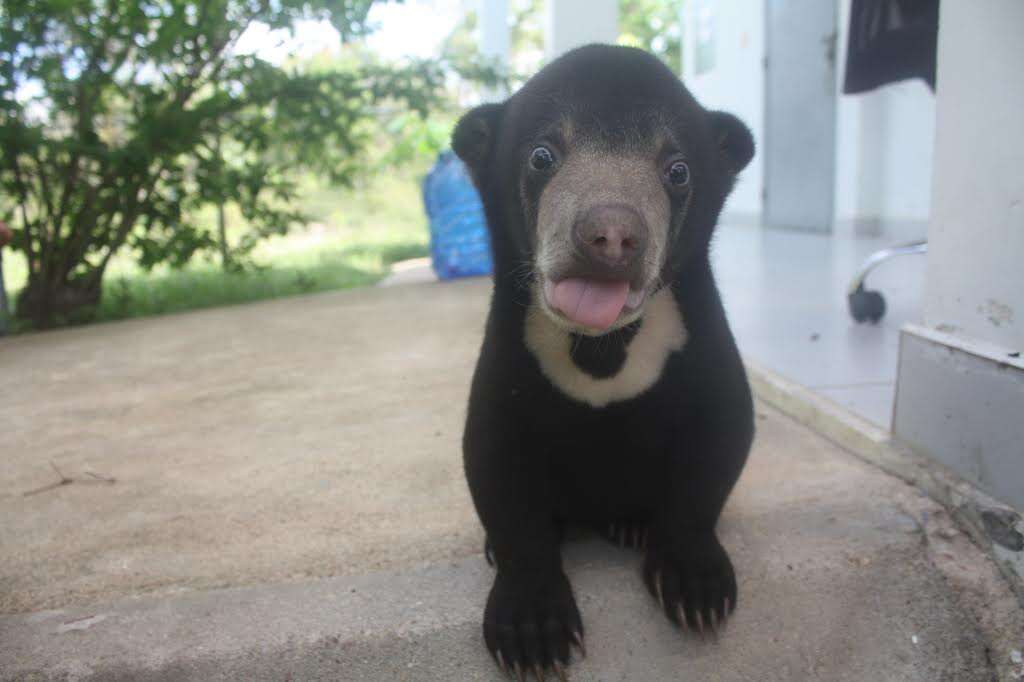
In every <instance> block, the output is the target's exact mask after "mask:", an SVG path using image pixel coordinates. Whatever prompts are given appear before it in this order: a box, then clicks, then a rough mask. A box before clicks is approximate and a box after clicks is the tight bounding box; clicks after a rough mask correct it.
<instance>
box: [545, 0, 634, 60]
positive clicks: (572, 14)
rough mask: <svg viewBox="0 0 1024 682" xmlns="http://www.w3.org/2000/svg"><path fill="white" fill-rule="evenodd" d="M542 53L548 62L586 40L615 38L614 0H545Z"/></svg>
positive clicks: (616, 38)
mask: <svg viewBox="0 0 1024 682" xmlns="http://www.w3.org/2000/svg"><path fill="white" fill-rule="evenodd" d="M546 4H547V10H546V17H545V19H546V22H545V27H544V56H545V57H546V58H547V60H548V61H551V60H552V59H554V58H555V57H557V56H559V55H560V54H563V53H565V52H568V51H569V50H571V49H573V48H574V47H579V46H580V45H586V44H587V43H614V42H615V41H616V40H618V38H619V3H618V2H617V0H548V1H547V3H546Z"/></svg>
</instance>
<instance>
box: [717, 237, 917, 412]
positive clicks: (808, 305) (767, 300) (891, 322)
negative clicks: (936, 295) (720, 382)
mask: <svg viewBox="0 0 1024 682" xmlns="http://www.w3.org/2000/svg"><path fill="white" fill-rule="evenodd" d="M921 236H922V235H920V234H900V235H895V236H892V235H890V236H884V237H863V236H852V235H845V234H836V235H832V236H828V235H818V234H811V233H800V232H784V231H776V230H766V229H762V228H759V227H752V226H745V227H738V226H737V227H733V226H724V227H721V228H719V231H718V233H717V235H716V238H715V244H714V248H713V259H714V264H715V273H716V277H717V279H718V283H719V286H720V288H721V290H722V297H723V298H724V300H725V305H726V309H727V311H728V314H729V321H730V324H731V325H732V329H733V333H734V334H735V335H736V339H737V342H738V343H739V346H740V350H741V351H742V352H743V354H744V355H745V356H747V357H749V358H751V359H753V360H756V361H757V362H759V363H760V364H762V365H764V366H765V367H767V368H769V369H772V370H774V371H775V372H778V373H779V374H781V375H782V376H784V377H786V378H787V379H790V380H792V381H796V382H797V383H800V384H802V385H804V386H806V387H808V388H812V389H814V390H816V391H818V392H820V393H821V394H823V395H825V396H827V397H829V398H831V399H832V400H834V401H836V402H837V403H839V404H841V405H843V406H845V407H847V408H848V409H850V410H852V411H853V412H856V413H858V414H860V415H861V416H863V417H866V418H867V419H869V420H871V421H873V422H875V423H876V424H879V425H880V426H883V427H885V428H889V426H890V421H891V415H892V401H893V395H894V386H895V380H896V361H897V352H898V344H899V329H900V327H901V326H902V325H903V324H904V323H906V322H909V321H917V320H918V319H919V317H920V313H921V310H920V307H921V300H922V299H921V296H922V292H923V289H924V276H925V259H924V258H923V257H921V256H907V257H903V258H897V259H894V260H892V261H889V262H888V263H885V264H883V265H882V266H881V267H879V268H878V269H876V270H875V271H874V272H873V273H872V274H871V275H870V276H869V277H868V280H867V284H868V288H871V289H877V290H880V291H881V292H882V293H883V295H884V296H885V299H886V303H887V308H888V310H887V312H886V315H885V317H884V318H883V319H882V320H881V322H879V323H878V324H877V325H872V324H862V325H858V324H856V323H854V321H853V319H852V318H851V317H850V315H849V313H848V311H847V306H846V289H847V286H848V284H849V281H850V279H851V277H852V276H853V275H854V273H855V272H856V271H857V269H858V267H859V265H860V263H861V262H862V261H863V260H864V259H865V258H866V257H867V256H868V255H870V254H871V253H873V252H874V251H877V250H879V249H882V248H885V247H888V246H892V245H894V244H897V243H900V242H904V241H908V240H911V239H914V238H919V237H921Z"/></svg>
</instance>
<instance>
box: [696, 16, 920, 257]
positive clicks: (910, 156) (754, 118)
mask: <svg viewBox="0 0 1024 682" xmlns="http://www.w3.org/2000/svg"><path fill="white" fill-rule="evenodd" d="M837 1H838V3H839V12H838V23H839V25H838V34H837V38H836V48H837V50H836V96H837V98H838V102H837V106H836V178H835V202H834V203H835V220H836V222H837V223H838V224H840V225H842V226H849V225H856V226H857V227H858V228H859V229H862V230H867V231H879V230H884V229H893V230H894V231H899V232H900V233H901V235H902V234H906V235H907V236H908V237H909V236H914V235H923V233H924V230H925V229H926V222H927V220H928V215H929V211H930V207H931V167H932V153H933V145H934V137H935V100H934V97H933V96H932V93H931V91H930V90H929V89H928V86H927V85H925V84H924V83H922V82H920V81H905V82H902V83H895V84H892V85H888V86H884V87H882V88H879V89H877V90H874V91H872V92H869V93H865V94H861V95H842V94H841V92H842V78H843V71H844V65H845V63H846V43H847V36H848V28H849V13H850V0H837ZM696 5H697V3H696V2H693V0H691V1H689V2H685V3H683V6H682V16H683V49H684V55H683V67H684V71H683V80H684V81H685V82H686V84H687V86H688V87H689V88H690V90H691V91H692V92H693V94H694V95H695V96H696V97H697V99H698V100H700V101H701V103H703V104H704V105H705V106H708V107H711V108H716V109H725V110H727V111H731V112H733V113H734V114H736V115H737V116H739V117H740V118H741V119H743V121H744V122H745V123H746V124H747V125H748V126H750V129H751V131H753V133H754V140H755V141H756V142H757V143H758V145H759V146H762V147H763V143H764V107H765V93H764V87H765V79H764V62H763V58H764V54H765V40H764V36H765V14H764V12H765V0H730V1H729V2H725V1H724V0H720V1H719V2H715V3H712V5H713V7H714V10H715V32H716V51H717V55H716V58H717V63H716V67H715V69H714V70H712V71H710V72H708V73H705V74H702V75H697V74H696V73H695V70H694V66H695V56H694V50H695V44H696V40H695V35H694V34H695V25H696V17H695V12H696ZM762 162H763V159H762V158H761V157H760V156H756V157H755V158H754V161H753V162H752V163H751V165H750V167H749V168H747V170H746V171H744V173H743V176H742V177H741V178H740V182H739V184H738V185H737V187H736V190H735V192H734V193H733V195H732V196H731V197H730V198H729V202H728V204H727V205H726V215H727V218H728V217H735V216H742V217H748V216H753V215H759V214H760V213H761V210H762V199H761V196H762V194H761V192H762V188H763V186H764V168H763V163H762Z"/></svg>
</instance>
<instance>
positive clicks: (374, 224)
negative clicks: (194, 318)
mask: <svg viewBox="0 0 1024 682" xmlns="http://www.w3.org/2000/svg"><path fill="white" fill-rule="evenodd" d="M424 171H425V164H424V165H422V166H421V167H410V168H406V169H403V170H402V171H396V172H393V173H388V174H379V175H377V176H375V177H374V178H372V179H370V180H368V181H366V182H364V183H362V184H361V185H359V186H356V187H353V188H350V189H340V188H332V187H323V186H319V185H317V184H316V183H315V182H314V181H312V180H309V181H307V182H306V183H305V186H304V191H303V200H302V203H301V206H302V207H303V209H304V210H306V212H307V213H309V214H310V215H311V217H312V218H313V222H312V223H311V224H310V225H309V226H307V227H306V228H304V229H300V230H295V231H293V232H291V233H289V234H287V235H284V236H280V237H272V238H270V239H268V240H266V241H265V242H263V243H262V244H260V246H259V247H258V248H257V250H256V252H255V253H254V259H255V262H256V264H257V266H256V268H254V269H251V270H246V271H242V272H230V271H225V270H224V269H223V268H221V266H220V264H219V263H215V262H211V261H208V260H200V261H198V262H193V263H191V264H189V265H188V266H187V267H185V268H183V269H180V270H174V269H170V268H157V269H155V270H153V271H151V272H147V271H144V270H142V269H140V268H139V267H138V266H137V265H135V263H134V261H133V260H132V259H131V255H130V254H127V253H125V254H119V255H118V256H116V257H115V258H114V259H112V261H111V265H110V268H109V269H108V272H107V275H106V277H105V278H104V283H103V294H102V298H101V300H100V303H99V305H98V306H97V307H96V309H95V310H94V311H92V314H91V315H90V317H89V320H90V321H105V320H118V319H125V318H130V317H142V316H147V315H159V314H163V313H171V312H178V311H182V310H191V309H195V308H206V307H211V306H219V305H228V304H233V303H244V302H248V301H257V300H261V299H267V298H277V297H281V296H290V295H295V294H304V293H310V292H316V291H328V290H332V289H347V288H350V287H357V286H367V285H370V284H374V283H375V282H377V281H379V280H380V279H381V278H382V277H384V276H385V275H386V274H387V273H388V270H389V268H390V265H391V264H392V263H394V262H396V261H399V260H404V259H407V258H415V257H418V256H423V255H426V254H427V252H428V240H429V233H428V229H427V222H426V216H425V215H424V214H423V208H422V201H421V200H420V189H419V178H420V177H421V176H422V173H423V172H424ZM239 220H240V219H239V218H238V216H231V215H230V213H229V224H231V223H234V224H235V229H233V230H230V233H229V240H230V239H231V235H232V234H234V235H235V236H237V235H238V233H239V232H240V230H239V229H238V228H237V225H238V222H239ZM26 277H27V269H26V264H25V260H24V258H23V257H22V256H21V254H15V253H13V252H12V251H10V250H9V249H8V250H5V252H4V279H5V282H6V285H7V292H8V296H9V298H10V299H11V301H12V305H13V301H14V299H15V298H16V297H17V292H18V290H20V289H21V287H22V286H24V283H25V280H26ZM11 326H12V327H13V329H12V331H24V330H25V326H24V325H23V324H20V323H17V322H14V324H12V325H11Z"/></svg>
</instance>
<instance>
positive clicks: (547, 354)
mask: <svg viewBox="0 0 1024 682" xmlns="http://www.w3.org/2000/svg"><path fill="white" fill-rule="evenodd" d="M453 147H454V149H455V152H456V153H457V154H458V155H459V157H460V158H461V159H462V160H463V161H464V162H465V163H466V164H467V166H468V167H469V169H470V172H471V173H472V176H473V180H474V182H475V183H476V186H477V188H478V189H479V191H480V194H481V196H482V198H483V203H484V207H485V210H486V214H487V221H488V226H489V229H490V236H491V244H492V249H493V254H494V293H493V298H492V301H491V309H490V314H489V316H488V319H487V329H486V336H485V339H484V342H483V347H482V349H481V351H480V359H479V361H478V363H477V367H476V373H475V375H474V378H473V385H472V390H471V395H470V401H469V410H468V416H467V420H466V430H465V434H464V439H463V450H464V455H465V467H466V477H467V479H468V480H469V487H470V490H471V492H472V496H473V501H474V504H475V505H476V509H477V512H478V514H479V516H480V520H481V521H482V522H483V525H484V528H485V529H486V532H487V538H488V546H487V551H488V557H489V558H491V557H493V561H494V563H495V565H496V569H497V570H496V576H495V579H494V586H493V587H492V589H491V592H490V596H489V597H488V599H487V605H486V608H485V611H484V624H483V630H484V639H485V641H486V644H487V648H488V649H489V650H490V651H491V653H492V654H493V655H494V657H495V659H496V660H497V661H498V664H499V665H501V666H502V668H504V669H506V670H512V671H514V672H515V674H516V675H517V676H519V677H520V678H522V676H523V674H524V672H530V671H532V672H533V673H534V674H535V675H536V676H537V677H538V678H543V676H544V674H545V672H546V671H548V670H553V671H554V672H555V673H557V674H558V676H559V677H561V678H563V679H564V677H565V668H564V666H565V665H566V664H567V663H568V661H569V656H570V645H575V646H577V647H579V648H580V649H581V650H582V649H583V622H582V619H581V618H580V613H579V610H578V609H577V607H576V600H575V598H574V597H573V591H572V587H571V585H570V584H569V580H568V578H567V577H566V575H565V572H564V571H563V569H562V560H561V554H560V549H559V545H560V542H561V538H562V532H563V529H564V528H565V527H566V526H567V525H569V526H588V527H591V528H594V529H597V530H598V531H599V532H601V533H603V534H605V535H608V536H610V537H611V538H612V539H615V540H616V541H618V542H620V543H622V544H627V545H630V546H633V547H636V548H637V549H640V550H642V551H643V552H644V553H645V559H644V569H643V578H644V582H645V583H646V585H647V588H648V590H650V592H651V594H652V595H653V596H654V598H655V599H657V600H658V601H659V602H660V603H661V605H662V606H663V607H664V611H665V615H666V616H667V617H668V618H669V619H670V620H671V621H672V622H673V623H676V624H677V625H680V626H682V627H684V628H689V629H692V630H694V631H699V632H701V633H703V632H704V631H705V630H713V629H714V628H715V627H716V626H717V625H718V624H720V623H721V622H722V621H723V620H724V619H725V618H726V617H727V616H728V615H729V613H730V612H731V611H732V610H733V608H735V606H736V577H735V575H734V572H733V567H732V563H731V562H730V560H729V555H728V554H727V553H726V551H725V549H724V548H723V547H722V545H721V543H719V541H718V538H717V536H716V534H715V525H716V522H717V520H718V517H719V514H720V513H721V511H722V506H723V505H724V503H725V500H726V497H727V496H728V495H729V492H730V491H731V489H732V487H733V484H734V483H735V482H736V479H737V477H738V476H739V474H740V470H741V469H742V468H743V464H744V462H745V461H746V458H747V452H748V450H749V449H750V444H751V440H752V437H753V430H754V428H753V408H752V402H751V396H750V389H749V386H748V384H747V379H746V375H745V373H744V370H743V365H742V363H741V361H740V356H739V353H738V352H737V350H736V345H735V343H734V341H733V338H732V334H731V333H730V331H729V327H728V324H727V323H726V318H725V313H724V311H723V308H722V303H721V300H720V297H719V295H718V291H717V289H716V287H715V282H714V278H713V277H712V274H711V267H710V264H709V256H708V251H709V243H710V240H711V234H712V231H713V229H714V227H715V222H716V221H717V219H718V214H719V212H720V210H721V208H722V203H723V202H724V201H725V198H726V196H727V195H728V194H729V191H730V190H731V189H732V186H733V183H734V180H735V178H736V174H737V173H738V172H739V171H740V170H742V169H743V168H744V167H745V166H746V165H747V163H748V162H749V161H750V159H751V157H752V156H753V154H754V143H753V140H752V138H751V135H750V132H749V131H748V130H747V128H746V127H745V126H744V125H743V124H742V123H741V122H740V121H739V120H738V119H736V118H735V117H733V116H731V115H729V114H726V113H722V112H717V111H708V110H706V109H704V108H703V107H702V106H701V105H700V104H698V103H697V101H696V100H695V99H694V98H693V96H692V95H690V93H689V92H688V91H687V90H686V88H685V87H684V86H683V85H682V83H680V81H679V79H678V78H676V76H675V75H674V74H673V73H672V72H671V71H670V70H669V69H668V68H666V67H665V66H664V65H663V64H662V63H661V62H660V61H658V60H657V59H656V58H654V57H652V56H650V55H648V54H646V53H644V52H642V51H640V50H635V49H632V48H625V47H611V46H604V45H591V46H587V47H583V48H580V49H577V50H575V51H573V52H570V53H568V54H566V55H564V56H562V57H561V58H559V59H557V60H555V61H554V62H552V63H551V64H549V65H548V66H547V67H545V68H544V69H543V70H541V71H540V72H539V73H538V74H537V75H536V76H534V77H533V78H532V79H530V80H529V81H528V82H527V83H526V84H525V85H524V86H523V88H522V89H521V90H519V91H518V92H516V93H515V94H514V95H512V96H511V97H509V98H508V99H507V100H506V101H505V102H503V103H501V104H487V105H484V106H480V107H478V108H476V109H474V110H472V111H470V112H469V113H467V114H466V115H465V116H464V117H463V118H462V120H461V121H460V122H459V124H458V126H457V127H456V130H455V133H454V136H453Z"/></svg>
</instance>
